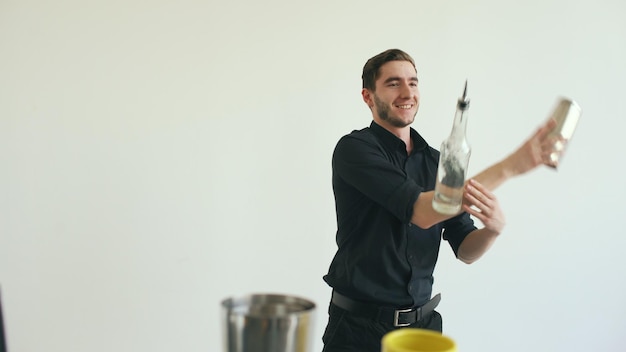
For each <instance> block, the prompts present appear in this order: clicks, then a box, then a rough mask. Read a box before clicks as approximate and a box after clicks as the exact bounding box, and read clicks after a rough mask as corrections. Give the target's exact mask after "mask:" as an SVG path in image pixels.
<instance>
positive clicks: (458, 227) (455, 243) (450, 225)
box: [443, 212, 477, 256]
mask: <svg viewBox="0 0 626 352" xmlns="http://www.w3.org/2000/svg"><path fill="white" fill-rule="evenodd" d="M443 226H444V230H443V239H444V240H446V241H448V243H449V244H450V247H452V250H453V251H454V254H455V255H456V256H458V253H459V247H460V246H461V243H463V240H465V237H467V235H469V234H470V232H472V231H474V230H476V228H477V227H476V226H475V225H474V221H473V220H472V218H471V217H470V215H469V214H468V213H466V212H463V213H461V214H459V215H457V216H455V217H453V218H450V219H448V220H446V221H444V223H443Z"/></svg>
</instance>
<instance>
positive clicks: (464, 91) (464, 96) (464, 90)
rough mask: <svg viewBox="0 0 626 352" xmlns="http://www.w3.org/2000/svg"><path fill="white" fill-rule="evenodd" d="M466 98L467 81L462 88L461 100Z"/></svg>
mask: <svg viewBox="0 0 626 352" xmlns="http://www.w3.org/2000/svg"><path fill="white" fill-rule="evenodd" d="M466 97H467V80H465V88H463V100H465V99H466Z"/></svg>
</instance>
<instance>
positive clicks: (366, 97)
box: [361, 88, 374, 109]
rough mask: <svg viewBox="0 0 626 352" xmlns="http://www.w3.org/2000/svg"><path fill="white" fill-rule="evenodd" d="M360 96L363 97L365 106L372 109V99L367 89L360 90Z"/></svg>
mask: <svg viewBox="0 0 626 352" xmlns="http://www.w3.org/2000/svg"><path fill="white" fill-rule="evenodd" d="M361 96H362V97H363V101H364V102H365V104H367V106H369V107H370V109H372V108H373V107H374V97H373V96H372V92H370V90H369V89H367V88H363V89H362V90H361Z"/></svg>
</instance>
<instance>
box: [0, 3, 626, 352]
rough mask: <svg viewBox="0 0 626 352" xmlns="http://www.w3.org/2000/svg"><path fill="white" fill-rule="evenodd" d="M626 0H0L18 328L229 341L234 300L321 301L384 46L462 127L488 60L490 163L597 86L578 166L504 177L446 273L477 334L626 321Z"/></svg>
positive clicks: (474, 114) (57, 341) (548, 342)
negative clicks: (226, 319)
mask: <svg viewBox="0 0 626 352" xmlns="http://www.w3.org/2000/svg"><path fill="white" fill-rule="evenodd" d="M624 14H626V3H624V2H623V1H621V0H603V1H564V0H563V1H561V0H551V1H543V0H542V1H538V0H534V1H525V2H519V1H496V0H481V1H452V0H450V1H387V2H374V1H362V0H360V1H327V2H315V1H306V2H304V1H301V2H298V1H287V0H271V1H265V2H259V1H251V0H250V1H229V2H222V3H219V2H217V1H194V0H182V1H163V0H156V1H155V0H153V1H142V0H126V1H120V0H117V1H115V0H113V1H111V0H109V1H77V0H65V1H43V0H24V1H13V0H4V1H1V2H0V285H1V286H2V298H3V302H4V306H5V307H4V310H5V319H6V325H7V330H8V331H7V332H8V335H9V336H8V344H9V349H10V351H12V352H38V351H48V352H51V351H90V352H95V351H119V352H121V351H134V352H137V351H218V350H219V349H220V346H221V334H220V331H221V324H220V305H219V303H220V301H221V300H222V299H223V298H226V297H228V296H231V295H243V294H247V293H252V292H279V293H287V294H296V295H301V296H305V297H308V298H310V299H311V300H313V301H315V302H316V303H317V304H318V309H317V323H316V325H317V326H316V336H315V339H316V344H315V348H316V349H315V350H316V351H319V350H321V343H320V339H321V335H322V331H323V328H324V325H325V323H326V308H327V305H328V298H329V294H330V289H329V288H328V287H327V286H326V285H325V283H324V282H323V281H322V278H321V277H322V275H323V274H324V273H325V272H326V270H327V268H328V264H329V262H330V260H331V258H332V255H333V254H334V250H335V245H334V231H335V218H334V216H335V215H334V203H333V199H332V190H331V181H330V175H331V170H330V158H331V153H332V150H333V148H334V145H335V143H336V141H337V140H338V139H339V137H341V136H342V135H344V134H346V133H348V132H350V131H351V130H352V129H356V128H361V127H364V126H367V125H368V124H369V122H370V120H371V116H370V114H369V111H368V110H367V108H366V106H365V104H364V103H363V102H362V101H361V99H360V83H361V82H360V74H361V68H362V66H363V64H364V63H365V60H366V59H368V58H369V57H371V56H372V55H374V54H376V53H378V52H380V51H382V50H385V49H388V48H392V47H399V48H401V49H404V50H406V51H407V52H409V53H411V54H412V55H413V56H414V57H415V59H416V61H417V64H418V70H419V76H420V80H421V83H420V84H421V90H422V106H421V110H420V113H419V114H418V118H417V121H416V123H415V124H414V127H415V128H416V129H418V130H419V131H420V132H421V133H422V134H423V135H424V136H425V138H426V139H427V140H428V141H430V143H431V144H432V145H434V146H438V145H439V143H440V141H441V140H442V139H443V138H445V137H446V136H447V134H448V133H449V130H450V126H451V124H452V119H453V114H454V107H455V102H456V99H457V97H458V95H459V94H460V93H461V90H462V85H463V82H464V80H465V79H466V78H468V79H469V93H470V97H471V99H472V108H471V116H470V122H469V127H468V134H469V137H470V141H471V144H472V146H473V156H472V160H471V166H470V167H471V169H472V170H470V171H471V172H472V173H474V172H477V171H479V170H480V169H481V168H484V167H486V166H488V165H489V164H490V163H492V162H495V161H497V160H499V159H500V158H502V157H504V156H505V155H506V154H507V153H508V152H509V151H511V150H513V148H515V147H517V146H518V145H519V144H520V143H521V142H522V141H523V140H524V138H526V137H527V136H528V135H529V134H530V133H531V132H532V131H534V129H535V128H536V127H537V126H538V125H539V124H540V123H541V122H542V121H543V120H544V119H545V118H546V116H547V114H548V112H549V110H550V109H551V108H552V106H553V104H554V102H555V100H556V98H557V97H558V96H560V95H565V96H568V97H571V98H574V99H576V100H577V101H578V102H579V104H580V105H581V106H582V107H583V109H584V115H583V117H582V119H581V122H580V124H579V127H578V130H577V132H576V135H575V137H574V140H573V142H572V143H571V145H570V148H569V150H568V152H567V155H566V157H565V159H564V160H563V164H562V167H561V169H560V170H559V171H558V172H554V171H552V170H550V169H548V168H542V169H539V170H537V171H534V172H533V173H531V174H529V175H527V176H525V177H522V178H518V179H515V180H512V181H511V182H509V183H507V184H505V185H504V186H502V187H501V188H500V189H499V190H498V191H497V194H498V195H499V199H500V201H501V204H502V206H503V208H504V209H505V211H506V215H507V220H508V225H507V228H506V232H505V233H504V234H503V236H502V237H501V238H500V240H499V241H498V243H497V244H496V245H495V247H494V248H493V250H492V251H491V252H489V253H488V254H487V255H486V256H485V257H484V258H483V259H482V260H481V261H480V262H478V263H476V264H474V265H471V266H466V265H463V264H461V263H460V262H458V261H456V260H454V259H453V256H452V252H451V251H450V250H449V248H448V246H447V245H445V246H443V247H442V248H443V249H442V253H441V260H440V264H439V266H438V268H437V271H436V278H435V280H436V287H435V290H437V291H440V292H442V293H443V301H442V303H441V305H440V307H439V310H440V311H441V312H442V314H443V315H444V320H445V321H444V329H445V332H446V333H447V334H448V335H450V336H451V337H453V338H454V339H455V340H457V342H458V344H459V347H460V350H461V351H483V352H485V351H502V350H505V349H506V350H508V351H565V350H567V351H590V350H594V351H600V350H602V351H621V350H623V349H624V346H625V345H626V337H624V336H626V335H624V330H625V329H626V303H625V301H624V299H623V298H624V289H625V288H626V275H624V271H625V270H624V269H625V268H626V259H625V257H624V255H623V251H624V246H625V245H626V239H625V236H624V232H625V231H624V229H623V227H624V226H623V224H622V223H623V219H624V214H623V209H624V205H623V200H624V198H626V187H624V186H623V184H622V183H621V182H623V179H622V174H623V172H624V166H623V165H622V164H623V162H624V156H623V149H624V148H623V147H622V144H623V141H624V133H623V131H624V130H625V129H626V114H625V113H624V111H626V109H625V108H624V106H623V105H624V99H625V93H624V92H625V91H626V90H625V89H624V87H625V85H626V68H625V66H624V62H626V39H625V38H626V21H625V20H624Z"/></svg>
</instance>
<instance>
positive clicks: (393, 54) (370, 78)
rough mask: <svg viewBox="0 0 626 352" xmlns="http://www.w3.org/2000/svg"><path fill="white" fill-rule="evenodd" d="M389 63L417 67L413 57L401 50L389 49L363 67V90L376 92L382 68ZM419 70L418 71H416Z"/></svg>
mask: <svg viewBox="0 0 626 352" xmlns="http://www.w3.org/2000/svg"><path fill="white" fill-rule="evenodd" d="M389 61H408V62H410V63H411V64H412V65H413V67H415V61H413V58H412V57H411V55H409V54H407V53H405V52H404V51H402V50H400V49H389V50H385V51H383V52H382V53H380V54H378V55H376V56H374V57H372V58H371V59H369V60H367V62H366V63H365V66H363V75H362V76H361V79H363V88H367V89H369V90H371V91H375V90H376V80H377V79H378V76H379V74H380V67H381V66H382V65H384V64H386V63H387V62H389ZM416 70H417V69H416Z"/></svg>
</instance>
